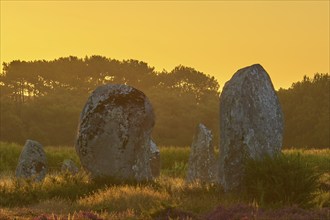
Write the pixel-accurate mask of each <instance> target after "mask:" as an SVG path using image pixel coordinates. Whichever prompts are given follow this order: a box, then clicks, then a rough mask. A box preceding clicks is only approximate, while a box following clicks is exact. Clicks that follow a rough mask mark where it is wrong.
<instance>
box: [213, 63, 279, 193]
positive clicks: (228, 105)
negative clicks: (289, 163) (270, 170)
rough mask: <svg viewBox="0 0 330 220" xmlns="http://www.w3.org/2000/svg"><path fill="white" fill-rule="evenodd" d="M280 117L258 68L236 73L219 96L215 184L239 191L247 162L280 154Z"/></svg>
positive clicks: (273, 95)
mask: <svg viewBox="0 0 330 220" xmlns="http://www.w3.org/2000/svg"><path fill="white" fill-rule="evenodd" d="M282 135H283V114H282V110H281V107H280V103H279V100H278V98H277V95H276V93H275V90H274V87H273V84H272V82H271V79H270V77H269V75H268V74H267V72H266V71H265V70H264V69H263V67H262V66H261V65H259V64H255V65H252V66H249V67H246V68H243V69H240V70H238V71H237V72H236V73H235V74H234V76H233V77H232V78H231V79H230V80H229V81H228V82H227V83H226V84H225V86H224V88H223V91H222V93H221V96H220V167H219V181H220V183H221V184H222V185H223V187H224V189H225V191H228V190H235V189H239V188H240V186H241V181H242V178H243V177H244V162H245V160H246V159H247V158H253V159H261V158H262V157H264V156H265V155H270V156H272V155H274V154H276V153H278V152H280V150H281V147H282V139H283V137H282Z"/></svg>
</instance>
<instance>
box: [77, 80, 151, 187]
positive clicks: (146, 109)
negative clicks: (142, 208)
mask: <svg viewBox="0 0 330 220" xmlns="http://www.w3.org/2000/svg"><path fill="white" fill-rule="evenodd" d="M153 126H154V113H153V109H152V106H151V104H150V102H149V100H148V98H147V97H146V96H145V95H144V94H143V93H142V92H141V91H139V90H137V89H135V88H132V87H130V86H127V85H115V84H109V85H104V86H100V87H98V88H97V89H96V90H95V91H94V92H93V93H92V94H91V96H90V97H89V98H88V100H87V103H86V105H85V107H84V108H83V110H82V113H81V115H80V122H79V128H78V135H77V141H76V145H75V147H76V151H77V153H78V155H79V158H80V160H81V164H82V166H83V167H84V168H85V169H86V170H87V171H89V172H90V173H91V175H92V177H112V178H115V179H118V180H136V181H143V180H149V179H152V174H151V168H150V161H149V160H150V141H151V131H152V128H153Z"/></svg>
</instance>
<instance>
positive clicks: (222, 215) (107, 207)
mask: <svg viewBox="0 0 330 220" xmlns="http://www.w3.org/2000/svg"><path fill="white" fill-rule="evenodd" d="M21 149H22V146H19V145H16V144H8V143H0V219H15V218H16V219H273V218H276V219H297V218H299V219H311V218H316V219H329V218H330V209H329V206H330V192H329V190H330V166H329V164H330V150H329V149H327V150H284V151H283V153H284V155H285V158H287V160H288V161H289V164H290V163H293V162H292V161H297V160H296V159H297V158H298V159H299V166H298V168H300V167H304V165H305V164H306V167H310V168H313V172H314V171H315V173H317V175H316V176H317V178H318V185H317V187H318V188H317V190H316V191H313V195H312V196H311V195H308V196H311V197H308V198H311V201H310V203H308V204H309V206H308V207H305V206H304V204H305V203H303V202H301V203H298V202H299V201H303V200H299V199H300V198H299V195H298V196H297V195H296V197H294V199H295V200H290V201H291V203H288V201H289V200H288V201H284V200H283V201H279V202H277V203H269V202H260V201H259V200H258V199H257V198H254V197H253V196H251V195H249V194H248V193H240V194H235V193H224V192H223V191H222V188H221V187H219V186H217V185H208V184H199V183H194V184H187V183H185V174H186V170H187V163H188V158H189V148H188V147H185V148H176V147H161V163H162V169H161V175H160V177H159V178H157V179H156V180H154V181H152V182H149V183H139V184H138V183H131V184H116V183H113V182H109V181H106V180H102V181H92V180H91V179H90V178H89V176H88V174H86V173H85V172H84V171H81V172H80V173H78V174H77V175H75V176H72V175H70V174H68V173H61V172H60V168H61V163H62V161H63V160H64V159H72V160H74V161H75V162H76V163H77V164H78V165H79V159H78V157H77V155H76V153H75V150H74V148H72V147H45V151H46V155H47V160H48V166H49V174H48V175H47V176H46V178H45V180H44V181H43V182H41V183H33V182H31V181H19V180H17V179H15V178H14V171H15V168H16V165H17V161H18V157H19V154H20V151H21ZM290 155H291V156H292V155H293V157H292V158H294V160H291V159H290V158H291V157H290ZM288 158H289V159H288ZM79 166H80V165H79ZM271 169H273V168H271ZM288 169H290V168H288ZM287 171H288V172H289V171H290V170H287ZM302 171H305V170H302ZM298 174H299V173H298ZM298 174H293V175H291V176H290V175H289V174H288V173H285V172H283V176H276V178H274V176H271V177H270V178H271V179H273V178H274V179H275V180H276V181H281V178H282V179H285V178H287V179H285V182H290V178H295V177H296V176H294V175H298ZM258 175H259V174H258ZM277 175H278V174H277ZM280 175H282V174H280ZM299 175H300V174H299ZM288 178H289V179H288ZM302 182H304V181H302ZM293 183H294V184H297V185H294V188H297V187H299V184H300V182H297V181H296V182H294V181H293ZM302 190H303V189H302ZM298 193H299V191H298ZM301 193H302V195H303V192H301ZM296 198H298V199H296ZM292 201H294V202H297V201H298V202H297V204H295V203H294V202H292ZM244 210H245V211H244ZM276 210H277V211H278V212H277V211H276ZM283 213H284V214H283ZM299 216H300V217H299ZM244 217H246V218H244Z"/></svg>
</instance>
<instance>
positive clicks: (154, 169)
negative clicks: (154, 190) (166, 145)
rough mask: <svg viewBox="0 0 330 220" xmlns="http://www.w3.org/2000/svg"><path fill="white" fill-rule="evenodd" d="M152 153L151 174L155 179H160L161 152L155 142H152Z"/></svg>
mask: <svg viewBox="0 0 330 220" xmlns="http://www.w3.org/2000/svg"><path fill="white" fill-rule="evenodd" d="M150 152H151V156H150V168H151V174H152V176H153V177H158V176H159V175H160V151H159V149H158V147H157V145H156V144H155V142H153V140H150Z"/></svg>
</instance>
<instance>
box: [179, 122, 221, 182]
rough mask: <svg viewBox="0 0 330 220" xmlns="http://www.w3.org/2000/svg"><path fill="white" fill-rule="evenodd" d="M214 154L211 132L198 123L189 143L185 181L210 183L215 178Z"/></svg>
mask: <svg viewBox="0 0 330 220" xmlns="http://www.w3.org/2000/svg"><path fill="white" fill-rule="evenodd" d="M215 173H216V167H215V154H214V148H213V144H212V133H211V131H210V130H208V129H207V128H206V127H205V126H204V125H203V124H199V125H198V126H197V129H196V133H195V135H194V138H193V142H192V145H191V151H190V157H189V163H188V173H187V179H186V180H187V182H194V181H200V182H202V183H212V182H215V179H216V175H215Z"/></svg>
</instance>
